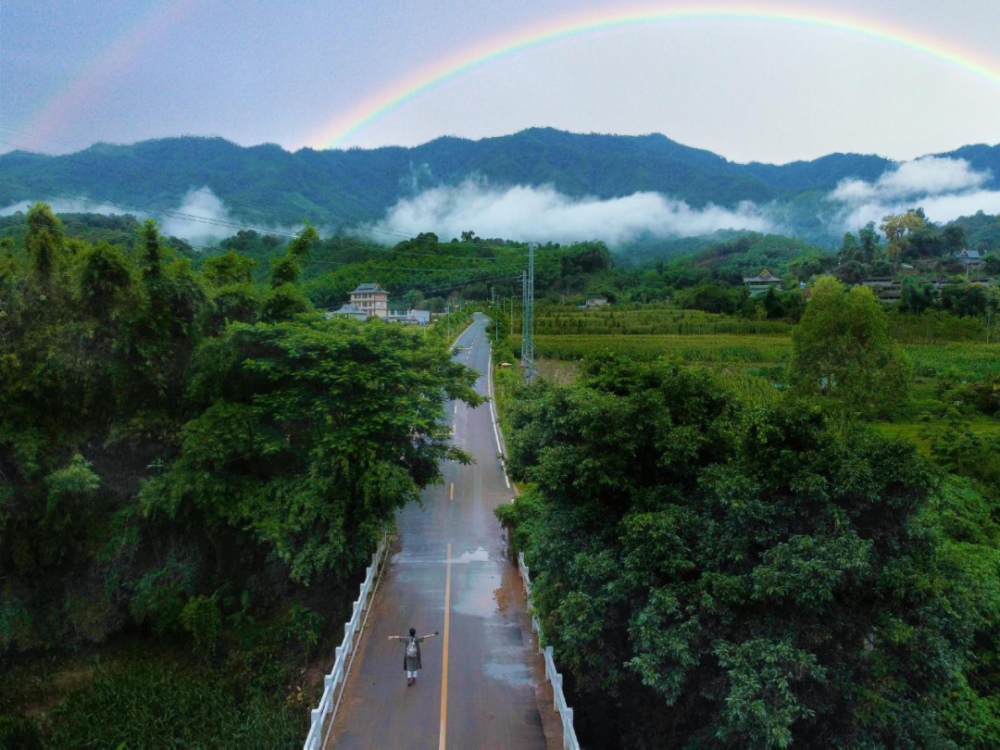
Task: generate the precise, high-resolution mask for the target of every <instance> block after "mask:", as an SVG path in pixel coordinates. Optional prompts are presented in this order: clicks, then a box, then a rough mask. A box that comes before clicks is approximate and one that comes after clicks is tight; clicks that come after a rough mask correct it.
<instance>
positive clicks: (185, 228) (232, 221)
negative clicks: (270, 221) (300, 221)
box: [0, 187, 298, 245]
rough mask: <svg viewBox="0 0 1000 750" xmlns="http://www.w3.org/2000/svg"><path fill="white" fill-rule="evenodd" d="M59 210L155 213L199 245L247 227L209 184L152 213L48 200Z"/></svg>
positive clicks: (22, 207)
mask: <svg viewBox="0 0 1000 750" xmlns="http://www.w3.org/2000/svg"><path fill="white" fill-rule="evenodd" d="M44 202H45V203H48V204H49V205H50V206H51V207H52V211H53V213H56V214H80V213H88V214H101V215H103V216H111V215H115V214H117V215H122V214H132V215H134V216H136V217H137V218H139V219H140V220H141V219H145V218H147V217H151V218H154V219H156V220H157V221H158V222H159V223H160V231H161V232H162V233H163V234H165V235H169V236H172V237H179V238H181V239H183V240H187V241H188V242H191V243H193V244H195V245H208V244H212V243H214V242H218V241H219V240H221V239H224V238H226V237H229V236H231V235H234V234H236V232H238V231H239V230H240V229H243V228H246V227H245V226H244V225H243V224H242V223H241V222H240V220H239V219H237V218H234V217H233V216H232V215H231V214H230V213H229V209H228V208H226V205H225V204H224V203H223V202H222V200H221V199H220V198H219V197H218V196H217V195H216V194H215V193H213V192H212V190H211V189H210V188H208V187H203V188H200V189H197V188H191V189H190V190H189V191H188V192H187V193H186V194H185V195H184V198H183V199H182V200H181V203H180V205H179V206H177V207H176V208H172V209H167V210H164V211H160V212H157V213H156V214H149V213H146V212H143V211H129V210H128V209H127V208H123V207H122V206H115V205H112V204H110V203H101V202H99V201H90V200H75V199H62V198H56V199H54V200H47V199H46V200H45V201H44ZM33 203H35V201H33V200H24V201H19V202H18V203H13V204H11V205H9V206H7V207H6V208H2V209H0V216H10V215H11V214H14V213H16V212H18V211H25V212H26V211H27V210H28V208H30V207H31V205H32V204H33ZM256 229H257V231H259V232H261V233H262V234H266V233H267V232H268V231H272V232H284V233H292V232H294V231H297V229H298V228H289V227H280V228H271V229H268V228H267V227H256Z"/></svg>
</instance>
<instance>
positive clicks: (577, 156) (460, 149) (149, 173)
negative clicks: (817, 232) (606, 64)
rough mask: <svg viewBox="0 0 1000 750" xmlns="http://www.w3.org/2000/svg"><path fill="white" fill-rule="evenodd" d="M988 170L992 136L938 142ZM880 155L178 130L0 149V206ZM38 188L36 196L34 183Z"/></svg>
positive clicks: (294, 216)
mask: <svg viewBox="0 0 1000 750" xmlns="http://www.w3.org/2000/svg"><path fill="white" fill-rule="evenodd" d="M941 155H942V156H955V157H958V158H964V159H967V160H968V161H969V162H970V164H971V166H972V167H973V168H974V169H976V170H981V171H985V170H989V171H990V172H991V173H992V175H993V177H992V182H993V184H996V183H997V178H998V176H1000V146H992V147H990V146H966V147H964V148H962V149H960V150H959V151H956V152H953V153H951V154H941ZM892 166H893V162H891V161H889V160H888V159H884V158H882V157H878V156H863V155H857V154H831V155H829V156H825V157H822V158H820V159H816V160H814V161H808V162H794V163H791V164H786V165H781V166H776V165H770V164H759V163H751V164H737V163H734V162H730V161H728V160H726V159H724V158H723V157H721V156H718V155H716V154H713V153H712V152H710V151H705V150H701V149H696V148H690V147H688V146H684V145H682V144H680V143H677V142H675V141H672V140H670V139H669V138H667V137H665V136H663V135H658V134H654V135H645V136H619V135H598V134H589V135H583V134H575V133H567V132H562V131H559V130H554V129H551V128H534V129H530V130H524V131H522V132H519V133H515V134H513V135H507V136H501V137H497V138H485V139H482V140H478V141H472V140H466V139H462V138H450V137H447V138H438V139H436V140H434V141H431V142H429V143H426V144H423V145H421V146H416V147H414V148H403V147H385V148H378V149H372V150H363V149H350V150H346V151H343V150H330V151H315V150H312V149H302V150H300V151H296V152H294V153H292V152H288V151H285V150H284V149H282V148H281V147H279V146H275V145H260V146H253V147H248V148H245V147H242V146H238V145H236V144H233V143H230V142H228V141H226V140H224V139H222V138H200V137H181V138H166V139H162V140H152V141H145V142H142V143H137V144H133V145H128V146H114V145H107V144H96V145H94V146H92V147H90V148H88V149H86V150H84V151H81V152H78V153H75V154H69V155H65V156H45V155H39V154H34V153H26V152H17V151H15V152H11V153H8V154H5V155H3V156H0V176H2V177H0V206H6V205H10V204H12V203H14V202H16V201H19V200H24V199H30V200H34V199H40V198H49V199H55V198H60V197H62V198H65V197H68V196H69V195H82V196H87V197H90V198H101V199H104V200H112V201H120V202H123V203H127V204H129V205H139V206H144V207H147V206H148V207H161V208H162V207H168V206H169V207H174V206H176V205H177V204H178V202H179V201H180V199H181V197H182V196H183V195H184V194H185V193H186V192H187V191H188V190H189V189H190V188H192V187H203V186H209V187H210V188H211V189H212V190H213V191H214V192H215V193H216V194H217V195H218V196H219V197H220V198H221V199H222V200H223V201H224V202H225V203H226V204H227V206H228V207H229V208H230V209H231V211H232V212H233V213H234V214H235V215H238V216H240V217H242V218H244V219H253V220H256V221H264V222H271V223H285V224H289V223H293V222H298V221H301V220H302V219H303V218H309V219H310V220H312V221H313V222H314V223H318V224H323V225H328V226H337V225H345V224H353V223H355V222H358V221H368V220H372V219H376V218H379V217H381V216H382V215H383V213H384V211H385V209H386V208H387V207H388V206H390V205H392V204H393V203H394V202H395V201H396V200H398V199H399V198H401V197H403V196H407V195H411V194H412V193H413V192H414V191H416V190H419V189H421V188H426V187H430V186H433V185H439V184H455V183H458V182H461V181H462V180H463V179H465V178H467V177H469V176H473V175H476V176H481V177H484V178H487V179H489V180H490V181H491V182H493V183H496V184H529V185H542V184H551V185H553V186H555V187H556V188H557V189H558V190H559V191H561V192H563V193H565V194H567V195H570V196H582V195H591V196H597V197H600V198H611V197H617V196H624V195H629V194H631V193H634V192H636V191H656V192H660V193H663V194H666V195H671V196H674V197H677V198H681V199H683V200H686V201H687V202H689V203H690V204H692V205H694V206H703V205H705V204H706V203H715V204H719V205H726V206H732V205H735V204H736V203H738V202H740V201H744V200H749V201H754V202H758V203H759V202H766V201H771V200H781V199H789V198H793V197H795V196H798V195H801V194H803V193H812V194H821V193H823V192H826V191H829V190H830V189H832V188H833V187H834V186H835V185H836V184H837V183H838V182H839V181H840V180H842V179H844V178H848V177H854V178H860V179H865V180H872V179H875V178H877V177H878V176H879V175H881V174H882V173H883V172H884V171H885V170H886V169H888V168H890V167H892ZM41 192H44V193H45V194H44V195H43V194H40V193H41Z"/></svg>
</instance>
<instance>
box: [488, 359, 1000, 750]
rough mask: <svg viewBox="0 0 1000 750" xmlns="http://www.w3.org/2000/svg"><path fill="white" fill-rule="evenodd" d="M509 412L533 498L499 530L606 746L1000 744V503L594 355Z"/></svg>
mask: <svg viewBox="0 0 1000 750" xmlns="http://www.w3.org/2000/svg"><path fill="white" fill-rule="evenodd" d="M508 411H509V414H508V418H509V423H510V426H511V428H512V435H510V436H509V438H508V440H509V446H510V451H511V456H510V466H511V469H512V471H513V472H514V473H515V474H516V475H517V476H518V477H519V478H520V479H522V480H526V481H527V482H529V483H530V484H529V486H530V489H529V491H528V492H527V494H526V495H524V496H522V497H521V498H520V499H518V500H517V502H515V503H514V504H513V505H512V506H509V507H504V508H503V509H501V511H500V514H501V516H502V518H503V520H505V521H506V522H508V523H509V524H511V525H512V526H513V527H514V529H515V542H516V543H517V544H518V545H519V546H521V547H522V548H523V549H524V550H525V551H526V556H527V558H528V562H529V564H530V565H531V567H532V570H533V571H534V572H535V575H536V578H535V585H534V588H533V592H534V604H535V606H536V608H537V612H538V615H539V617H540V619H541V620H542V624H543V627H544V631H545V633H546V635H547V638H548V640H549V642H550V644H551V645H553V646H554V647H555V651H556V657H557V661H558V662H559V664H560V665H561V666H562V667H563V668H564V669H565V670H567V671H568V672H569V674H570V675H571V678H572V683H573V685H574V689H575V697H574V701H575V706H576V708H577V711H576V717H577V724H578V731H581V732H582V733H583V735H584V736H585V737H587V738H588V740H589V741H590V743H591V744H593V745H594V746H600V747H609V748H614V747H622V748H625V747H628V748H659V747H692V748H695V747H784V746H787V745H789V744H793V743H794V744H795V745H797V746H798V745H801V746H804V747H814V746H824V747H845V748H846V747H935V746H951V747H986V746H989V745H993V744H996V742H997V741H1000V727H998V725H997V723H996V708H997V706H996V699H995V694H996V690H995V688H996V686H997V676H998V675H997V672H996V658H995V655H996V653H997V652H996V643H995V642H994V640H995V631H996V625H997V616H998V614H1000V608H998V605H1000V588H998V584H1000V579H998V566H997V560H998V558H997V546H996V542H997V538H996V525H995V524H996V511H997V507H996V495H995V494H993V495H991V496H987V495H982V494H979V491H978V490H977V489H975V488H974V487H972V486H970V485H968V484H967V483H962V482H961V481H959V480H942V479H941V478H940V476H939V475H938V474H937V473H936V471H935V470H933V469H931V467H930V466H929V465H928V464H927V463H926V462H925V461H923V460H922V459H920V458H919V457H918V456H917V455H916V454H915V452H914V450H913V448H912V447H911V446H910V445H908V444H905V443H903V442H898V441H892V440H886V439H884V438H881V437H879V436H877V435H875V434H874V433H872V432H871V431H870V430H869V429H867V428H865V427H863V426H860V425H856V424H851V423H847V425H846V426H845V424H844V423H842V422H840V421H830V420H829V419H828V418H827V417H825V416H824V415H823V413H822V412H821V411H819V410H817V408H815V407H813V406H811V405H810V404H809V403H807V402H802V401H790V402H787V403H786V402H781V401H779V402H774V403H772V404H771V405H767V406H763V407H757V408H751V407H750V406H748V405H746V404H745V403H744V402H743V401H742V400H740V399H738V398H737V397H735V396H734V395H732V394H731V392H729V391H728V389H727V388H726V387H725V386H724V385H722V383H720V382H719V381H716V380H715V379H713V377H712V376H710V375H709V374H708V373H706V372H704V371H696V370H689V369H681V368H679V367H677V366H675V365H669V364H665V363H663V362H657V361H653V362H646V363H637V362H635V361H632V360H622V359H618V358H614V357H607V356H604V357H597V358H594V359H592V360H591V361H590V363H589V364H588V365H587V366H586V368H585V370H584V373H583V374H582V376H581V377H580V379H579V380H578V381H577V382H576V383H574V384H573V385H571V386H551V385H548V384H545V383H541V384H539V385H537V386H535V387H533V388H531V389H529V390H527V391H524V392H522V393H521V394H520V396H518V397H517V398H515V399H514V400H513V402H512V403H511V405H510V407H509V409H508ZM988 497H989V498H990V499H988Z"/></svg>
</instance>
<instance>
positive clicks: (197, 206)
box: [160, 187, 239, 244]
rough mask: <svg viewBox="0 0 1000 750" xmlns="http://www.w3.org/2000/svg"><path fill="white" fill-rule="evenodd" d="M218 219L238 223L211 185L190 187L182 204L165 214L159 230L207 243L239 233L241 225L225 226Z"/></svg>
mask: <svg viewBox="0 0 1000 750" xmlns="http://www.w3.org/2000/svg"><path fill="white" fill-rule="evenodd" d="M218 222H227V223H230V224H231V223H236V222H238V220H237V219H234V218H233V217H232V216H230V214H229V210H228V209H227V208H226V207H225V205H224V204H223V203H222V201H221V200H219V197H218V196H217V195H216V194H215V193H213V192H212V191H211V190H210V189H209V188H207V187H203V188H201V190H195V189H193V188H192V189H191V190H189V191H188V192H187V194H186V195H185V196H184V200H182V201H181V205H180V206H178V207H177V208H176V209H174V210H173V213H166V214H164V215H163V217H162V223H161V226H160V231H162V232H163V233H164V234H167V235H170V236H172V237H180V238H181V239H184V240H187V241H188V242H193V243H195V244H208V243H211V242H213V241H216V240H220V239H223V238H225V237H229V236H230V235H233V234H236V232H237V231H238V230H239V228H238V227H232V226H224V225H223V224H220V223H218Z"/></svg>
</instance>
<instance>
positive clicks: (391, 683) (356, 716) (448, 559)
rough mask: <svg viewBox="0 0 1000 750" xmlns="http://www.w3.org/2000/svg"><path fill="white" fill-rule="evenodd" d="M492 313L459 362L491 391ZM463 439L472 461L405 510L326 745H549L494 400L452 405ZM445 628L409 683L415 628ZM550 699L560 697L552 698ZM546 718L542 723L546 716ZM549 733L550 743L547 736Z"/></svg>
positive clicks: (475, 749) (468, 748) (463, 347)
mask: <svg viewBox="0 0 1000 750" xmlns="http://www.w3.org/2000/svg"><path fill="white" fill-rule="evenodd" d="M486 324H487V318H486V317H485V316H483V315H480V314H477V315H476V319H475V322H474V323H473V325H472V326H471V327H470V328H469V329H468V330H466V331H465V332H464V333H463V334H462V336H461V337H460V338H459V340H458V342H457V344H456V349H455V354H454V358H455V359H456V360H458V361H459V362H462V363H463V364H467V365H468V366H470V367H472V368H474V369H476V370H478V371H479V372H480V374H481V377H480V378H479V381H478V383H477V386H476V388H477V390H478V391H479V392H480V393H482V394H484V395H486V394H487V393H488V377H487V370H488V366H489V365H488V363H489V357H490V347H489V341H488V340H487V325H486ZM447 416H448V418H449V419H450V420H451V421H452V424H453V425H454V428H455V431H454V435H455V437H454V441H455V443H456V445H458V446H459V447H460V448H462V449H464V450H465V451H467V452H468V453H470V454H471V455H472V456H473V458H474V459H475V463H474V464H472V465H470V466H462V465H460V464H454V463H448V464H446V465H444V466H443V467H442V469H443V474H444V480H445V481H444V484H443V485H436V486H434V487H431V488H429V489H428V490H427V491H426V492H425V493H424V495H423V500H424V504H423V507H419V506H416V505H411V506H409V507H407V508H405V509H404V510H402V511H400V513H399V515H398V518H397V523H398V531H399V538H398V541H397V545H396V549H395V550H394V554H393V556H392V558H391V561H390V563H389V565H388V567H387V570H386V573H385V578H384V579H383V581H382V583H381V586H380V588H379V590H378V593H377V595H376V598H375V604H374V607H373V610H372V614H371V617H370V619H369V625H368V629H367V632H366V633H365V635H364V638H363V639H362V642H361V645H360V647H359V651H358V656H357V659H356V661H355V663H354V667H353V670H352V672H351V675H350V677H349V678H348V684H347V689H346V692H345V695H344V699H343V703H342V705H341V707H340V711H339V713H338V715H337V717H336V720H335V722H334V725H333V727H332V730H331V733H330V742H329V743H328V744H327V747H337V748H365V749H366V750H368V749H371V750H390V749H391V748H400V749H403V748H406V750H421V749H423V748H428V749H431V750H433V749H434V748H436V749H437V750H445V748H455V749H456V750H459V749H460V750H479V749H480V748H482V749H483V750H493V749H495V750H504V749H508V748H509V749H515V748H516V749H517V750H546V749H547V748H555V747H557V746H559V745H561V742H558V741H556V739H555V738H556V737H557V736H558V734H557V733H558V732H559V731H561V730H559V729H558V725H557V724H555V723H554V722H558V718H553V716H552V715H551V714H552V711H551V708H548V709H547V708H546V707H545V705H544V702H545V700H546V692H547V690H548V688H547V686H546V685H545V684H544V677H543V676H542V675H541V674H540V670H539V664H540V658H539V657H538V655H537V653H536V651H535V646H536V644H535V642H534V640H533V637H532V634H531V632H530V625H528V621H527V618H526V616H525V612H524V600H523V594H522V593H521V590H520V582H519V579H518V577H517V572H516V569H515V568H514V567H513V566H512V565H511V564H510V563H509V561H508V560H507V559H506V557H505V555H504V550H503V544H502V536H501V529H500V525H499V523H498V522H497V520H496V518H495V517H494V516H493V512H492V511H493V508H494V507H496V506H497V505H499V504H500V503H506V502H510V499H511V497H513V490H512V489H510V488H509V486H508V483H507V481H506V480H505V478H504V474H503V470H502V468H501V465H500V462H499V459H498V454H499V450H498V446H497V440H498V438H497V436H496V434H495V431H494V427H493V420H492V418H491V411H490V406H489V405H488V404H484V405H483V406H480V407H478V408H476V409H470V408H468V407H466V406H465V405H464V404H462V403H449V404H448V405H447ZM411 627H414V628H416V629H417V632H418V634H420V635H424V634H427V633H433V632H434V631H436V630H438V631H441V635H440V636H439V637H437V638H431V639H429V640H427V641H426V642H424V643H423V644H422V662H423V669H422V670H421V672H420V676H419V679H418V680H417V684H416V685H414V686H413V687H408V686H407V684H406V675H405V672H404V671H403V656H404V650H405V649H404V644H403V643H401V642H398V641H388V640H387V637H388V636H390V635H405V634H406V633H407V631H408V630H409V628H411ZM549 705H551V704H549ZM543 719H544V721H543ZM546 735H548V737H549V739H548V740H547V739H546Z"/></svg>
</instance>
